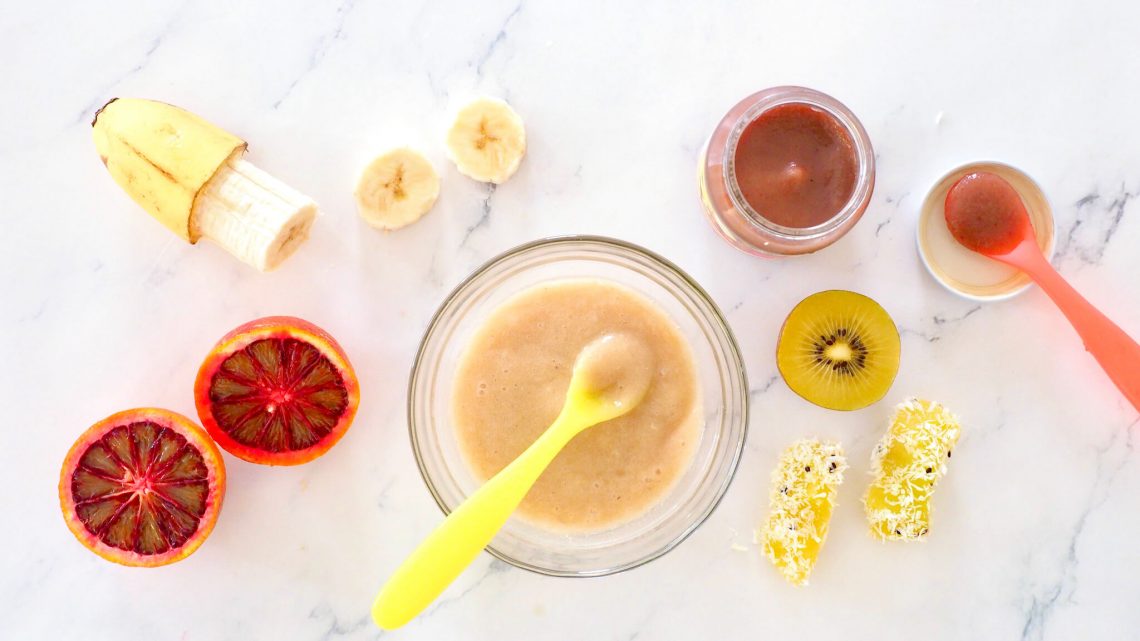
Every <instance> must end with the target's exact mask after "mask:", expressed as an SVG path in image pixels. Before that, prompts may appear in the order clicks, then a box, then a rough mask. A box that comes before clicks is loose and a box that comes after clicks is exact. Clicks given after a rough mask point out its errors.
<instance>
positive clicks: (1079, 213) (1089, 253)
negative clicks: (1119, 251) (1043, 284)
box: [1056, 182, 1140, 265]
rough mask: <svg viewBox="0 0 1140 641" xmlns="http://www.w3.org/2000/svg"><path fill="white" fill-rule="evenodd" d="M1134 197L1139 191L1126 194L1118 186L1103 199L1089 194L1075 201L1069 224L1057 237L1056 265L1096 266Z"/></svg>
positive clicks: (1097, 195) (1123, 187) (1125, 186)
mask: <svg viewBox="0 0 1140 641" xmlns="http://www.w3.org/2000/svg"><path fill="white" fill-rule="evenodd" d="M1137 193H1140V190H1138V189H1131V190H1130V189H1129V188H1128V186H1127V185H1126V184H1125V183H1123V182H1122V183H1121V184H1120V187H1119V188H1118V189H1116V190H1113V191H1111V192H1109V193H1108V194H1107V195H1106V194H1103V193H1101V192H1100V191H1092V192H1089V193H1088V194H1087V195H1086V196H1084V197H1082V198H1081V199H1080V200H1078V201H1077V202H1076V203H1075V207H1076V216H1075V218H1074V220H1073V222H1072V224H1071V225H1070V226H1069V227H1068V229H1067V230H1066V231H1065V232H1064V233H1063V234H1059V236H1058V241H1057V252H1056V260H1057V262H1062V261H1065V260H1067V259H1070V258H1072V259H1075V260H1077V261H1080V262H1081V263H1084V264H1087V265H1099V264H1100V262H1101V260H1102V259H1103V258H1104V252H1105V251H1106V250H1107V249H1108V246H1109V243H1110V242H1111V241H1112V238H1113V236H1115V235H1116V232H1117V230H1118V229H1119V228H1120V225H1121V223H1122V222H1123V221H1124V216H1125V214H1126V213H1127V212H1128V209H1129V203H1131V202H1133V201H1134V199H1135V198H1136V196H1137Z"/></svg>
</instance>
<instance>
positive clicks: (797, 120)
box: [733, 103, 859, 228]
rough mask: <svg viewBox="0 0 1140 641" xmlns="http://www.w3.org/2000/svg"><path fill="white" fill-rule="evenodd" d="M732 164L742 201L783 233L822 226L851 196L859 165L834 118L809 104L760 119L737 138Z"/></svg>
mask: <svg viewBox="0 0 1140 641" xmlns="http://www.w3.org/2000/svg"><path fill="white" fill-rule="evenodd" d="M733 160H734V165H735V176H736V183H737V185H738V186H739V187H740V193H741V195H743V196H744V200H745V201H746V202H747V203H748V204H749V205H750V206H751V207H752V209H753V210H755V211H756V213H758V214H760V215H761V216H762V217H763V218H764V219H766V220H768V221H770V222H773V223H776V224H777V225H781V226H784V227H795V228H804V227H814V226H816V225H819V224H822V223H825V222H827V221H828V220H830V219H831V218H833V217H834V216H835V215H836V214H838V213H839V212H840V211H841V210H842V209H843V206H844V205H846V204H847V201H848V200H850V199H851V194H853V193H854V192H855V181H856V178H857V174H858V164H859V162H858V159H857V158H856V155H855V144H854V143H853V142H852V140H851V136H850V134H848V132H847V129H846V128H845V127H844V126H843V125H842V124H841V123H840V122H839V120H837V119H836V118H835V117H834V116H832V115H831V114H829V113H827V112H826V111H823V110H822V109H818V108H816V107H813V106H811V105H808V104H804V103H789V104H784V105H779V106H776V107H772V108H771V109H769V110H767V111H765V112H763V113H762V114H760V116H759V117H757V118H756V120H753V121H752V122H750V123H748V125H746V126H745V127H744V131H742V132H741V134H740V140H739V141H738V142H737V145H736V151H735V155H734V158H733Z"/></svg>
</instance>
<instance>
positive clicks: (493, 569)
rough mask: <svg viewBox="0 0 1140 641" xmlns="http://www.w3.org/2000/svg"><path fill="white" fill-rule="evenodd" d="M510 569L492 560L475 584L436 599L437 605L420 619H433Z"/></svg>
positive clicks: (433, 605)
mask: <svg viewBox="0 0 1140 641" xmlns="http://www.w3.org/2000/svg"><path fill="white" fill-rule="evenodd" d="M510 569H511V566H509V565H507V564H506V563H503V562H502V561H500V560H499V559H492V560H491V562H490V563H488V564H487V567H486V569H484V570H483V573H482V574H481V575H480V576H479V578H477V579H475V581H474V582H472V583H471V584H470V585H467V586H466V587H464V588H463V589H462V590H460V591H459V592H458V593H456V592H455V590H451V593H450V594H444V595H443V596H441V597H440V598H438V599H436V601H435V603H433V604H431V606H429V607H428V609H426V610H424V612H423V613H422V614H421V615H420V616H419V618H420V619H422V620H426V619H429V618H431V617H432V616H433V615H435V614H436V613H438V612H439V611H440V610H444V609H447V608H449V607H451V606H452V605H454V604H456V603H458V602H459V601H460V600H462V599H463V597H465V596H467V595H468V594H471V593H472V592H474V591H476V590H478V589H480V587H482V586H483V584H484V583H486V582H487V581H488V579H491V578H492V577H495V576H498V575H501V574H504V573H506V572H509V571H510Z"/></svg>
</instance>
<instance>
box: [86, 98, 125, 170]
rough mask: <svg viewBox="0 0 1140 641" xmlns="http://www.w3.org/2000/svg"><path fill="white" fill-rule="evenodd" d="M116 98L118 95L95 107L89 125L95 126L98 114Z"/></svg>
mask: <svg viewBox="0 0 1140 641" xmlns="http://www.w3.org/2000/svg"><path fill="white" fill-rule="evenodd" d="M118 99H119V97H118V96H115V97H114V98H111V99H110V100H108V101H107V102H105V103H103V106H102V107H99V108H98V109H96V110H95V115H94V116H93V117H92V118H91V126H92V127H94V126H95V123H97V122H99V114H101V113H103V110H104V109H106V108H107V107H109V106H110V105H111V103H112V102H115V101H116V100H118ZM103 164H107V163H106V162H104V163H103Z"/></svg>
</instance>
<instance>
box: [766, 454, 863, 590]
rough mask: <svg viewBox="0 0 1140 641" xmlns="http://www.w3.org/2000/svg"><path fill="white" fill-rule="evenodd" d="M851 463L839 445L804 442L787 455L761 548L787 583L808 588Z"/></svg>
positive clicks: (775, 477)
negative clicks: (837, 495)
mask: <svg viewBox="0 0 1140 641" xmlns="http://www.w3.org/2000/svg"><path fill="white" fill-rule="evenodd" d="M846 469H847V458H846V457H845V456H844V455H843V448H842V447H841V446H840V445H839V444H838V443H833V442H830V441H829V442H823V443H821V442H820V441H819V440H817V439H803V440H800V441H796V442H795V443H792V444H791V446H789V447H788V449H786V450H784V453H783V455H782V456H781V457H780V461H779V462H778V463H777V464H776V469H775V470H773V471H772V490H771V495H770V498H769V499H768V501H769V509H768V520H767V522H765V524H764V528H763V531H762V533H761V540H762V549H763V551H764V555H765V556H767V557H768V558H769V559H770V560H771V561H772V563H773V564H774V565H775V566H776V569H778V570H779V571H780V573H781V574H783V575H784V578H785V579H787V580H788V581H789V582H791V583H793V584H795V585H807V580H808V575H809V574H811V570H812V568H813V567H815V562H816V559H817V558H818V557H819V551H820V548H821V547H823V541H824V539H826V538H827V527H828V524H829V523H830V521H831V511H832V509H833V508H834V507H835V495H836V493H838V491H839V484H840V483H842V482H843V471H844V470H846Z"/></svg>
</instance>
